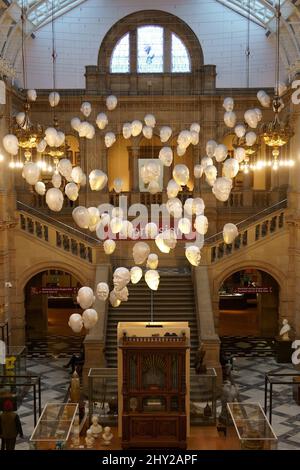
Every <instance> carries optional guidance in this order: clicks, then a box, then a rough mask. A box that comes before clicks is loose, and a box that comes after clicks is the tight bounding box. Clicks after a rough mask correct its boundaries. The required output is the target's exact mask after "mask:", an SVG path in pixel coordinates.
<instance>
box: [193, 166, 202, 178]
mask: <svg viewBox="0 0 300 470" xmlns="http://www.w3.org/2000/svg"><path fill="white" fill-rule="evenodd" d="M202 175H203V166H202V165H199V164H198V165H195V166H194V177H195V178H201V176H202Z"/></svg>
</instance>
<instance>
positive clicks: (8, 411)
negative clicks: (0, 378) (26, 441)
mask: <svg viewBox="0 0 300 470" xmlns="http://www.w3.org/2000/svg"><path fill="white" fill-rule="evenodd" d="M13 409H14V405H13V402H12V401H11V400H9V399H6V400H5V401H4V403H3V413H2V414H1V415H0V436H1V439H2V443H1V450H14V449H15V445H16V439H17V436H18V435H20V437H22V438H23V437H24V436H23V430H22V425H21V421H20V418H19V415H18V414H17V413H15V412H14V411H13Z"/></svg>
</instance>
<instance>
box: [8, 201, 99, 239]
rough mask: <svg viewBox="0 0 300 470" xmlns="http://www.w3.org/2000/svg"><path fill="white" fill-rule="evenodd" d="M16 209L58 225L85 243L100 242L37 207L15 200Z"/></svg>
mask: <svg viewBox="0 0 300 470" xmlns="http://www.w3.org/2000/svg"><path fill="white" fill-rule="evenodd" d="M17 209H18V210H20V211H22V210H23V211H24V212H28V213H29V214H31V215H33V216H34V217H39V218H40V219H42V220H44V221H45V222H49V223H50V224H51V225H54V226H58V227H60V228H61V229H62V230H64V231H65V232H67V233H69V234H71V235H74V236H76V237H78V238H81V239H83V240H84V241H86V242H87V243H90V244H92V245H95V242H96V244H97V245H98V244H100V243H101V242H100V240H98V238H96V237H92V236H90V235H88V234H87V233H84V232H82V231H81V230H78V229H77V228H75V227H72V226H71V225H67V224H65V223H64V222H61V221H60V220H57V219H54V218H53V217H51V216H50V215H48V214H45V213H44V212H42V211H39V210H38V209H35V208H34V207H31V206H28V205H27V204H25V203H24V202H21V201H17Z"/></svg>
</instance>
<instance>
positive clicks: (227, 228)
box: [223, 223, 239, 245]
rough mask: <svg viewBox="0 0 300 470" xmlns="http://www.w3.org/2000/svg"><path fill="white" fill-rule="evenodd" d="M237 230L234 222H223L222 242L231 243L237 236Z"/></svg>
mask: <svg viewBox="0 0 300 470" xmlns="http://www.w3.org/2000/svg"><path fill="white" fill-rule="evenodd" d="M238 234H239V231H238V228H237V226H236V225H235V224H231V223H229V224H225V225H224V227H223V240H224V243H226V244H228V245H229V244H230V243H233V241H234V239H235V238H236V237H237V236H238Z"/></svg>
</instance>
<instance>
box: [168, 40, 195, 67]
mask: <svg viewBox="0 0 300 470" xmlns="http://www.w3.org/2000/svg"><path fill="white" fill-rule="evenodd" d="M171 55H172V72H190V71H191V63H190V57H189V53H188V51H187V48H186V47H185V45H184V44H183V42H182V41H181V39H179V37H178V36H176V34H174V33H172V53H171Z"/></svg>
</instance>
